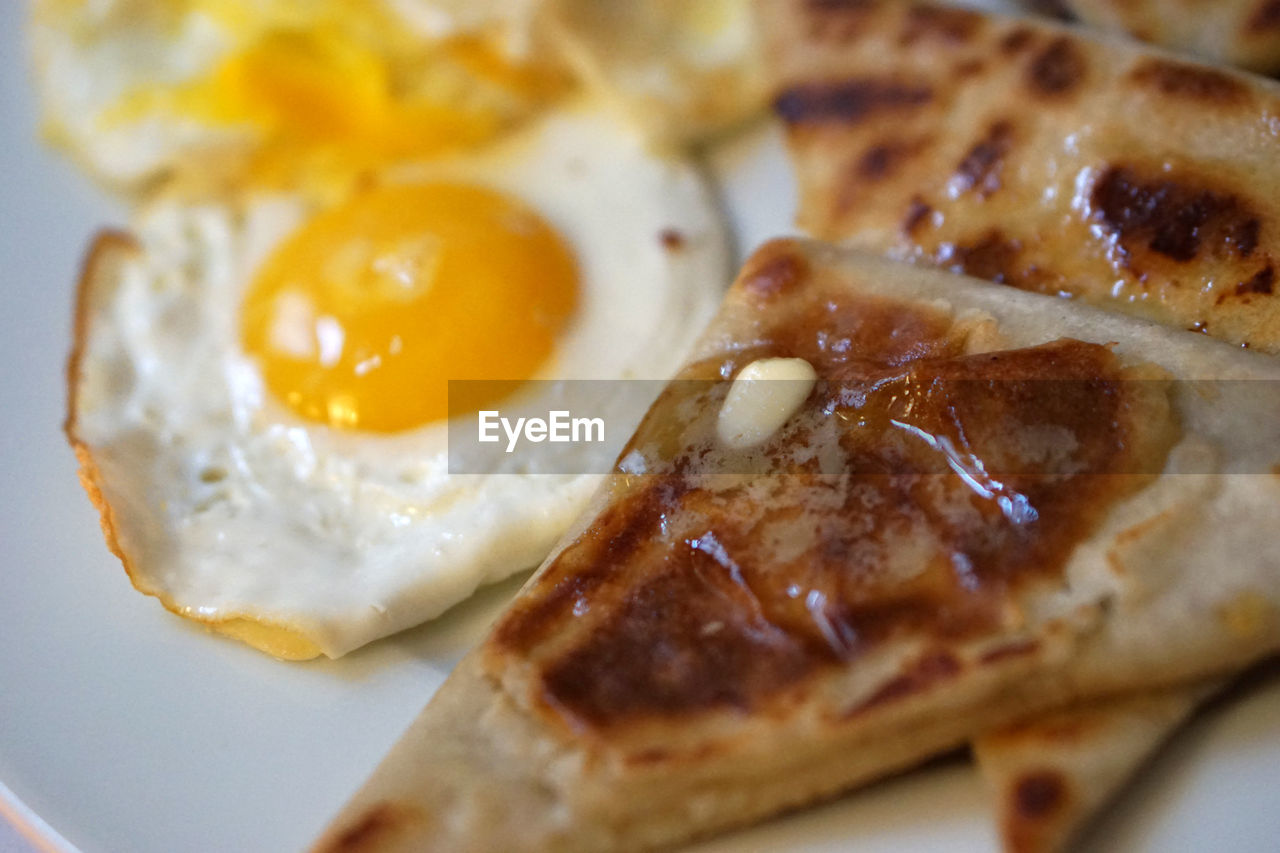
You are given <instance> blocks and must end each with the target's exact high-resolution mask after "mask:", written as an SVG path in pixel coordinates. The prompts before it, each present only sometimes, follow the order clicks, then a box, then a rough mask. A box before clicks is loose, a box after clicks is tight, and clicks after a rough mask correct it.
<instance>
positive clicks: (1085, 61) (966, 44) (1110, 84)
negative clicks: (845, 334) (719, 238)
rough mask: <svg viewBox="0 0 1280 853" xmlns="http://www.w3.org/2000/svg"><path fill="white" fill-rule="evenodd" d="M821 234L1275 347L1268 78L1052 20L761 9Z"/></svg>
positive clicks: (1272, 110) (792, 2) (1276, 240)
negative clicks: (1185, 58)
mask: <svg viewBox="0 0 1280 853" xmlns="http://www.w3.org/2000/svg"><path fill="white" fill-rule="evenodd" d="M761 30H762V32H764V33H765V34H766V37H767V41H768V44H767V50H768V56H769V60H770V64H771V68H772V71H771V73H772V75H773V83H774V86H775V91H776V97H775V99H774V108H775V112H776V113H777V114H778V116H780V117H781V119H782V120H783V122H785V124H786V126H787V131H788V138H789V143H790V147H791V151H792V154H793V158H794V161H795V168H796V174H797V177H798V179H799V183H800V187H801V203H800V212H799V224H800V226H801V227H802V228H804V229H805V230H807V231H808V232H809V233H811V234H813V235H815V236H818V237H821V238H823V239H827V240H831V241H835V242H844V243H848V244H852V245H858V246H863V247H867V248H871V249H875V250H877V251H881V252H888V253H891V254H893V255H895V256H897V257H900V258H905V259H910V260H915V261H919V262H924V263H930V264H934V265H937V266H941V267H946V268H949V269H953V270H957V271H964V272H967V273H969V274H971V275H975V276H977V277H979V278H986V279H989V280H993V281H998V282H1003V283H1006V284H1011V285H1014V286H1016V287H1020V288H1023V289H1027V290H1036V291H1039V292H1042V293H1050V294H1064V295H1073V296H1076V297H1079V298H1081V299H1083V300H1086V301H1089V302H1093V303H1097V304H1105V305H1107V306H1109V307H1112V308H1114V309H1116V310H1122V311H1127V312H1132V313H1135V314H1140V315H1143V316H1146V317H1149V318H1152V319H1156V320H1158V321H1160V322H1164V323H1167V324H1169V325H1171V326H1176V327H1180V328H1191V329H1196V330H1198V331H1203V332H1207V333H1208V334H1209V335H1212V336H1215V337H1219V338H1221V339H1223V340H1226V341H1230V342H1232V343H1236V344H1247V345H1251V346H1254V347H1256V348H1259V349H1263V350H1266V351H1269V352H1277V351H1280V294H1277V293H1276V281H1275V279H1276V275H1277V270H1280V171H1278V170H1277V169H1276V168H1275V164H1276V163H1277V162H1280V125H1277V122H1276V119H1275V116H1276V115H1277V114H1278V113H1280V86H1278V85H1277V84H1276V83H1273V82H1271V81H1268V80H1263V79H1261V78H1255V77H1251V76H1249V75H1246V74H1240V73H1236V72H1230V71H1223V70H1218V69H1213V68H1209V67H1207V66H1203V65H1196V64H1192V63H1189V62H1185V61H1183V60H1179V59H1174V58H1172V57H1170V56H1169V55H1167V54H1162V53H1158V52H1155V51H1152V50H1148V49H1145V48H1142V47H1140V46H1137V45H1134V44H1132V43H1130V42H1127V41H1115V40H1110V41H1108V40H1098V39H1092V38H1089V37H1088V36H1087V35H1086V34H1084V33H1083V32H1081V31H1078V30H1074V29H1070V28H1067V27H1063V26H1059V25H1056V24H1053V23H1050V22H1047V21H1045V22H1034V21H1024V20H1019V19H1014V18H1002V17H998V16H985V15H980V14H978V13H974V12H969V11H966V10H961V9H956V8H948V7H937V6H930V5H924V4H917V3H907V2H877V0H865V2H857V3H839V2H817V1H816V0H813V1H812V2H811V1H810V0H764V2H762V4H761Z"/></svg>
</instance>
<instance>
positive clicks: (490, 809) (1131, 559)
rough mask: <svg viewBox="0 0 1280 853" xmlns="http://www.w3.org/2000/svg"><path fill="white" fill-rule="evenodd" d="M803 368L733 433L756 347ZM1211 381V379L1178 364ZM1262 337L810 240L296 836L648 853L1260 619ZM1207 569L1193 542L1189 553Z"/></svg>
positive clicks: (1231, 649) (725, 326)
mask: <svg viewBox="0 0 1280 853" xmlns="http://www.w3.org/2000/svg"><path fill="white" fill-rule="evenodd" d="M777 357H785V358H801V359H804V360H805V361H807V362H808V363H809V364H810V365H811V366H812V368H813V370H814V371H815V373H816V376H817V384H816V385H815V386H814V388H813V391H812V393H810V394H809V396H808V397H806V398H804V399H803V401H802V402H800V403H799V404H798V405H799V407H798V409H797V410H796V411H795V412H794V414H792V415H791V416H790V417H789V418H788V419H787V420H786V421H785V422H784V423H783V424H782V426H781V427H780V428H779V429H778V430H777V431H776V432H774V433H772V434H769V435H768V436H767V437H765V438H763V439H762V443H760V444H758V445H757V446H754V447H748V448H746V449H743V448H740V447H739V446H738V445H736V444H726V442H725V441H724V440H722V439H721V438H719V437H718V436H719V431H718V423H719V422H718V418H719V413H720V411H721V403H722V401H723V400H724V398H725V395H726V394H727V393H729V387H727V386H730V383H728V382H726V381H724V380H725V379H727V378H729V377H734V376H735V375H736V374H737V373H738V372H739V371H740V370H742V369H743V368H744V366H746V365H748V364H749V363H754V362H756V361H757V360H760V359H766V358H777ZM1202 377H1212V378H1214V379H1216V380H1230V381H1218V382H1215V383H1214V384H1213V385H1211V386H1206V385H1203V384H1201V383H1194V382H1191V383H1189V382H1187V381H1182V380H1191V379H1195V378H1202ZM1277 378H1280V363H1278V362H1276V361H1275V360H1273V359H1268V358H1263V357H1260V356H1257V355H1254V354H1249V353H1244V352H1240V351H1239V350H1238V349H1237V348H1234V347H1230V346H1226V345H1223V344H1221V343H1218V342H1215V341H1212V340H1209V339H1207V338H1203V337H1200V336H1195V335H1187V334H1184V333H1182V332H1179V331H1176V330H1170V329H1166V328H1162V327H1159V326H1156V325H1152V324H1148V323H1143V322H1140V321H1137V320H1133V319H1129V318H1125V317H1121V316H1117V315H1110V314H1106V313H1103V312H1099V311H1096V310H1093V309H1090V308H1088V307H1086V306H1082V305H1077V304H1073V303H1069V302H1063V301H1057V300H1053V299H1049V298H1047V297H1044V296H1041V295H1037V294H1030V293H1020V292H1017V291H1013V290H1008V289H1003V288H992V287H990V286H989V285H987V284H985V283H982V282H977V281H973V280H962V279H959V278H958V277H956V276H953V275H950V274H948V273H945V272H937V271H928V270H923V269H920V268H917V267H912V266H907V265H899V264H895V263H893V262H890V261H886V260H883V259H880V258H877V257H872V256H869V255H864V254H861V253H857V252H845V253H842V252H840V251H838V250H835V249H832V248H831V247H827V246H823V245H821V244H816V243H810V242H805V241H775V242H773V243H770V244H768V245H766V246H765V247H764V248H762V249H761V250H759V251H758V252H757V253H756V254H755V255H754V256H753V257H752V259H751V260H750V261H749V262H748V264H747V266H746V267H745V269H744V271H743V273H742V274H741V275H740V277H739V279H738V281H737V282H736V284H735V285H734V286H733V288H732V289H731V291H730V292H729V294H728V296H727V298H726V301H725V303H724V305H723V306H722V309H721V312H720V314H719V315H718V317H717V319H716V320H715V321H714V322H713V324H712V326H711V327H710V328H709V329H708V331H707V332H706V334H705V336H704V338H703V339H702V341H701V343H700V344H699V346H698V347H697V349H696V351H695V354H694V356H693V357H692V359H691V361H690V363H689V364H688V365H687V366H686V368H685V369H684V370H683V371H682V373H681V374H680V378H679V379H677V380H676V381H674V382H673V383H671V384H670V385H669V386H668V388H667V390H666V391H665V392H664V393H663V394H662V395H661V396H660V397H659V399H658V401H657V402H656V403H655V404H654V406H653V408H652V409H651V410H650V412H649V414H648V415H647V416H646V418H645V420H644V422H643V423H642V425H641V427H640V429H639V430H638V432H637V433H636V435H635V436H634V437H633V439H632V441H631V442H630V444H629V445H628V447H627V449H626V450H624V452H623V455H622V457H621V459H620V463H619V466H620V467H619V473H618V475H617V476H615V477H614V478H612V480H611V481H610V484H609V485H608V487H607V488H606V489H605V490H604V491H602V492H601V493H600V494H599V495H597V497H596V499H595V503H594V505H593V507H592V509H591V510H590V511H589V512H588V513H587V515H585V516H584V517H583V519H582V520H581V521H580V523H579V525H578V526H577V528H576V529H575V530H574V531H572V532H571V533H570V534H569V535H568V536H567V537H566V539H565V540H564V541H563V542H562V543H561V545H560V546H559V547H558V548H557V550H556V551H555V553H553V555H552V556H551V557H550V558H549V559H548V561H547V562H546V563H545V564H544V565H543V566H542V567H541V568H540V569H539V571H538V572H537V573H536V574H535V575H534V577H533V578H532V579H531V580H530V582H529V583H528V584H527V585H526V587H525V588H524V589H523V590H522V591H521V593H520V595H519V596H518V597H517V599H516V601H515V602H514V603H513V605H512V607H511V608H510V609H509V610H508V611H507V612H506V613H505V614H504V615H503V616H502V617H500V618H499V620H498V622H497V623H496V624H495V626H494V628H493V630H492V632H491V634H490V636H489V637H488V638H487V639H486V640H485V641H484V642H483V643H482V644H481V646H480V647H478V648H477V649H476V650H475V651H473V652H472V653H471V654H470V655H469V656H468V657H467V658H466V659H464V661H463V662H462V663H461V664H460V665H459V667H458V669H457V670H456V671H455V672H454V673H453V674H452V675H451V676H450V678H449V679H448V680H447V681H446V683H445V685H444V686H443V687H442V688H441V690H440V691H439V693H438V694H437V695H436V697H435V698H433V700H432V701H431V703H430V704H429V705H428V707H427V708H426V709H425V710H424V711H423V713H422V714H421V715H420V717H419V718H418V719H417V720H416V721H415V722H414V724H413V725H412V726H411V728H410V729H409V731H408V732H407V733H406V735H405V736H404V738H403V740H402V741H401V742H400V743H399V744H398V745H397V746H396V747H395V748H394V749H393V751H392V752H391V754H390V755H389V756H388V757H387V758H386V759H385V761H384V763H383V764H382V765H381V766H380V767H379V769H378V770H377V771H376V772H375V774H374V776H373V777H372V779H370V780H369V782H368V783H367V784H366V785H365V786H364V788H363V789H362V790H361V791H360V792H359V793H358V794H357V795H356V796H355V798H354V799H353V800H352V801H351V802H350V803H349V804H348V806H347V807H346V808H345V809H344V810H343V811H342V813H341V814H340V815H339V817H338V818H337V819H336V821H335V822H334V823H333V825H332V826H331V827H330V828H329V829H328V830H327V831H326V833H325V834H324V836H323V838H322V840H321V841H320V842H319V844H318V849H320V850H326V851H335V850H357V849H358V850H368V849H379V850H437V849H438V850H460V849H501V850H638V849H648V848H653V847H657V846H662V845H669V844H673V843H677V842H680V841H683V840H686V839H690V838H694V837H697V836H702V835H706V834H708V833H712V832H715V831H718V830H721V829H724V828H727V827H731V826H735V825H740V824H745V823H748V822H751V821H754V820H758V819H760V818H763V817H765V816H767V815H770V814H773V813H775V812H778V811H780V810H782V809H786V808H791V807H795V806H800V805H803V804H805V803H808V802H811V801H814V800H817V799H820V798H823V797H829V796H832V795H834V794H836V793H838V792H840V791H842V790H845V789H848V788H850V787H853V786H855V785H858V784H861V783H865V782H867V781H870V780H872V779H875V778H877V777H879V776H882V775H884V774H886V773H889V772H892V771H894V770H898V769H901V768H905V767H909V766H911V765H913V764H915V763H918V762H919V761H921V760H923V759H925V758H927V757H929V756H931V755H934V754H936V753H938V752H941V751H944V750H948V749H951V748H954V747H956V746H959V745H961V744H963V743H965V742H966V741H968V740H970V739H972V738H973V737H974V736H976V735H978V734H980V733H983V732H986V731H990V730H992V729H994V728H997V727H1001V726H1004V725H1007V724H1009V723H1012V722H1014V721H1016V720H1018V719H1026V718H1028V717H1030V716H1032V715H1034V714H1037V713H1041V712H1045V711H1049V710H1051V709H1054V708H1059V707H1062V706H1064V705H1067V704H1069V703H1071V702H1077V701H1084V700H1087V699H1090V698H1094V697H1100V696H1104V695H1116V694H1122V693H1133V692H1135V691H1139V690H1154V689H1161V688H1164V687H1168V686H1171V685H1175V684H1179V683H1187V682H1191V681H1198V680H1203V679H1205V678H1207V677H1211V676H1213V675H1215V674H1217V673H1220V672H1226V671H1232V670H1235V669H1238V668H1240V667H1242V666H1244V665H1247V664H1248V663H1249V662H1251V661H1253V660H1256V659H1258V658H1260V657H1261V656H1264V655H1266V654H1268V653H1270V652H1272V651H1273V650H1274V649H1276V648H1277V647H1278V646H1280V609H1278V608H1280V549H1277V548H1275V547H1274V544H1275V543H1274V538H1275V535H1276V534H1275V531H1276V530H1277V529H1280V477H1277V476H1273V475H1271V474H1265V473H1264V474H1262V475H1257V474H1243V473H1241V474H1239V475H1235V474H1232V475H1226V476H1224V472H1244V471H1252V472H1257V471H1263V472H1265V471H1268V470H1269V469H1270V466H1271V465H1273V464H1275V463H1276V462H1277V461H1280V441H1278V440H1277V438H1278V436H1276V435H1274V434H1273V433H1274V432H1275V431H1276V430H1277V429H1280V427H1277V424H1280V417H1277V415H1278V414H1280V412H1277V411H1276V409H1277V408H1280V406H1278V405H1277V401H1276V400H1275V398H1274V395H1270V396H1268V395H1267V394H1263V393H1260V390H1262V389H1265V388H1269V387H1271V386H1270V385H1269V384H1267V383H1259V382H1247V383H1246V380H1250V379H1252V380H1264V379H1267V380H1274V379H1277ZM1210 565H1211V566H1214V567H1215V568H1214V570H1213V571H1211V572H1210V571H1206V570H1205V568H1204V567H1205V566H1210Z"/></svg>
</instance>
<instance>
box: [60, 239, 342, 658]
mask: <svg viewBox="0 0 1280 853" xmlns="http://www.w3.org/2000/svg"><path fill="white" fill-rule="evenodd" d="M141 250H142V249H141V245H140V244H139V243H138V241H137V239H136V238H135V237H134V236H133V235H132V234H130V233H128V232H127V231H121V230H114V229H105V230H102V231H99V232H98V233H97V234H96V235H94V237H93V238H92V239H91V241H90V244H89V248H88V251H87V252H86V253H85V256H84V260H83V261H82V263H81V268H80V277H79V280H78V282H77V283H76V287H75V304H74V308H73V314H72V327H71V328H72V331H71V336H72V337H71V341H72V342H71V352H70V354H69V355H68V356H67V366H66V381H67V404H66V405H67V416H66V419H65V420H64V421H63V424H62V431H63V433H64V434H65V435H66V437H67V441H68V443H70V445H71V449H72V451H73V452H74V453H75V456H76V460H77V462H78V463H79V471H78V476H79V478H80V484H81V485H82V486H83V487H84V490H85V492H86V493H87V494H88V495H89V501H90V503H92V504H93V506H94V508H95V509H96V510H97V511H98V516H99V523H100V525H101V527H102V535H103V538H104V539H105V540H106V543H107V548H108V549H109V550H110V551H111V553H112V554H114V555H115V556H116V558H117V559H119V560H120V563H121V565H123V566H124V571H125V574H126V575H127V576H128V577H129V582H130V583H131V584H133V588H134V589H136V590H137V591H138V592H140V593H142V594H143V595H149V596H152V597H154V598H156V599H157V600H158V601H159V602H160V603H161V604H162V605H163V606H164V608H165V609H166V610H168V611H170V612H171V613H173V614H175V615H177V616H180V617H182V618H184V619H188V620H190V621H192V622H196V623H199V624H202V625H204V626H205V627H206V628H208V629H210V630H212V631H215V632H217V633H220V634H223V635H225V636H227V637H231V638H233V639H236V640H240V641H241V642H243V643H245V644H247V645H249V646H251V647H252V648H254V649H257V650H258V651H261V652H265V653H266V654H269V655H271V656H272V657H276V658H279V659H281V660H290V661H302V660H310V659H312V658H316V657H319V656H320V654H321V649H320V646H319V645H318V644H317V643H316V642H315V641H314V640H313V639H312V638H310V637H309V636H307V634H306V633H305V632H304V631H302V630H300V629H298V628H295V627H292V626H289V625H281V624H277V623H271V622H266V621H263V620H261V619H258V618H257V617H254V616H250V615H247V614H232V615H227V616H223V617H218V618H206V617H201V616H197V615H194V614H192V613H190V612H186V611H184V608H182V607H181V606H179V605H178V604H177V603H176V602H174V600H173V599H172V598H171V597H169V596H168V595H166V594H165V593H164V592H163V591H162V590H160V589H157V588H155V587H153V586H151V585H150V584H149V583H147V582H146V581H145V579H143V578H142V576H141V575H140V574H139V573H138V571H137V570H136V569H135V568H134V566H133V564H132V562H131V559H130V557H129V555H128V554H127V553H125V550H124V548H123V547H122V546H121V544H120V539H119V536H118V535H117V532H116V528H117V523H116V518H115V510H114V509H113V508H112V506H111V504H110V502H109V501H108V500H107V498H106V495H105V494H104V492H103V483H102V475H101V472H100V471H99V469H98V465H97V463H96V462H95V461H94V459H93V453H92V451H91V450H90V448H89V445H88V443H87V442H85V441H84V440H83V439H82V438H81V437H80V435H79V432H78V417H77V416H78V412H77V399H78V396H79V391H80V382H81V379H82V373H83V361H84V352H85V344H86V342H87V340H88V337H89V334H90V331H91V328H90V314H91V310H90V309H91V306H92V305H93V301H94V297H95V296H96V295H97V292H98V288H100V287H102V286H103V285H102V282H103V281H104V280H109V276H110V274H111V272H112V271H113V269H114V268H115V267H116V266H117V265H118V264H121V263H123V262H124V261H125V260H127V259H128V258H130V257H134V256H137V255H138V254H139V253H140V252H141Z"/></svg>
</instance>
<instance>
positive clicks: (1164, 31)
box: [1023, 0, 1280, 74]
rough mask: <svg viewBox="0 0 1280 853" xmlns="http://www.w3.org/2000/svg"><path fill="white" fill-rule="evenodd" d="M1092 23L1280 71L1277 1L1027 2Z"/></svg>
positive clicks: (1251, 66)
mask: <svg viewBox="0 0 1280 853" xmlns="http://www.w3.org/2000/svg"><path fill="white" fill-rule="evenodd" d="M1023 4H1024V5H1026V6H1028V7H1029V8H1031V9H1035V10H1037V11H1042V12H1049V13H1052V14H1064V15H1071V16H1074V17H1076V18H1078V19H1080V20H1081V21H1082V22H1084V23H1086V24H1088V25H1089V26H1092V27H1100V28H1102V29H1107V30H1113V31H1116V32H1122V33H1128V34H1129V35H1131V36H1133V37H1134V38H1138V39H1141V40H1142V41H1148V42H1152V43H1154V44H1159V45H1163V46H1165V47H1169V48H1172V49H1174V50H1179V51H1184V52H1186V53H1194V54H1196V55H1198V56H1201V57H1204V58H1205V59H1207V60H1211V61H1213V62H1221V63H1225V64H1227V65H1238V66H1240V67H1241V68H1248V69H1251V70H1253V71H1261V72H1262V73H1264V74H1274V73H1276V72H1277V71H1280V3H1277V2H1275V0H1023Z"/></svg>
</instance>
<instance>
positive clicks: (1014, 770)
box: [973, 682, 1217, 853]
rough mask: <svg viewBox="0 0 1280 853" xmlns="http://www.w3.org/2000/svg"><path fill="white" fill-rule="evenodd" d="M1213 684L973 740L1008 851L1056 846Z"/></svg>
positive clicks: (1096, 705) (1034, 852) (1099, 706)
mask: <svg viewBox="0 0 1280 853" xmlns="http://www.w3.org/2000/svg"><path fill="white" fill-rule="evenodd" d="M1216 687H1217V682H1211V683H1208V684H1202V685H1196V686H1193V687H1186V686H1178V687H1175V688H1170V689H1165V690H1157V691H1153V692H1149V693H1140V694H1137V695H1134V696H1125V697H1121V698H1118V699H1110V700H1107V701H1093V702H1087V703H1085V704H1083V705H1075V706H1071V707H1068V708H1064V709H1062V710H1060V711H1056V712H1053V713H1051V714H1047V715H1043V716H1039V717H1036V719H1035V720H1033V721H1031V722H1029V723H1026V724H1021V725H1013V726H1009V727H1007V728H1004V729H1000V730H999V731H997V732H993V733H992V734H989V735H986V736H983V737H980V738H977V739H976V740H974V742H973V750H974V756H975V757H976V758H977V760H978V767H979V769H980V770H981V771H982V775H983V778H984V779H985V780H986V782H987V785H988V787H989V788H990V790H991V793H992V796H993V798H994V799H995V802H996V808H997V812H998V815H999V827H1000V838H1001V840H1002V842H1003V844H1004V848H1005V849H1006V850H1007V851H1010V853H1038V851H1050V850H1062V849H1064V848H1065V847H1067V846H1068V845H1069V843H1070V842H1071V840H1072V839H1074V838H1075V836H1076V835H1077V833H1078V832H1079V831H1080V830H1081V829H1082V828H1083V827H1084V826H1085V825H1086V824H1087V823H1088V822H1089V820H1090V819H1091V818H1092V817H1093V815H1094V814H1095V813H1096V812H1098V811H1100V810H1101V809H1102V808H1104V807H1105V806H1106V805H1107V804H1108V803H1109V802H1110V801H1111V799H1112V798H1113V797H1114V796H1115V795H1116V793H1118V792H1119V790H1120V789H1121V788H1123V787H1124V785H1125V783H1126V782H1128V781H1129V779H1130V777H1131V776H1132V775H1133V772H1134V769H1135V768H1136V767H1139V766H1140V765H1142V764H1143V763H1144V762H1145V761H1146V760H1147V758H1149V757H1150V756H1151V754H1152V753H1153V752H1155V750H1156V749H1157V748H1158V747H1159V746H1160V745H1161V744H1162V743H1163V742H1164V740H1165V738H1166V737H1168V735H1169V734H1170V733H1171V732H1173V730H1174V729H1176V728H1178V727H1179V726H1180V725H1181V724H1182V723H1183V722H1184V721H1185V720H1186V719H1187V717H1188V716H1190V714H1191V712H1192V711H1194V710H1195V709H1196V707H1197V706H1198V705H1199V704H1200V703H1201V702H1202V701H1203V700H1204V699H1206V698H1208V696H1209V695H1210V694H1211V693H1213V691H1214V690H1215V689H1216Z"/></svg>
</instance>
